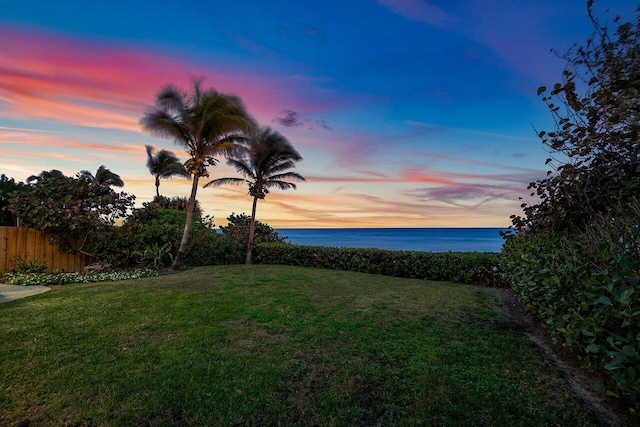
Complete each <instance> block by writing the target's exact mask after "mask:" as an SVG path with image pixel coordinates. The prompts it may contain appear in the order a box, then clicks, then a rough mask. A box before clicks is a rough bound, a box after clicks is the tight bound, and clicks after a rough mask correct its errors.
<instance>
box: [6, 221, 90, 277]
mask: <svg viewBox="0 0 640 427" xmlns="http://www.w3.org/2000/svg"><path fill="white" fill-rule="evenodd" d="M16 257H20V258H22V259H23V260H24V261H31V260H45V261H46V262H47V271H48V272H50V273H51V272H54V271H80V270H82V269H83V268H84V267H85V266H86V265H88V264H91V263H94V262H96V259H95V258H93V257H90V256H88V255H84V254H71V253H68V252H63V251H61V250H60V246H59V245H58V243H57V242H54V241H52V239H51V238H50V237H49V236H47V235H46V234H45V233H43V232H42V231H40V230H36V229H33V228H24V227H0V272H2V273H7V272H9V271H11V270H13V269H14V268H16Z"/></svg>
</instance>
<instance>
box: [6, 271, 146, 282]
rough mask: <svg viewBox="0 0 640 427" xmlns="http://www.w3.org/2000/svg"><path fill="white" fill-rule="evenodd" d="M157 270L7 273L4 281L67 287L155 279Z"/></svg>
mask: <svg viewBox="0 0 640 427" xmlns="http://www.w3.org/2000/svg"><path fill="white" fill-rule="evenodd" d="M157 275H158V271H157V270H151V269H145V270H134V271H109V272H91V273H87V274H82V273H7V274H6V275H5V280H6V281H7V283H8V284H10V285H20V286H52V285H69V284H71V283H94V282H106V281H117V280H131V279H141V278H144V277H155V276H157Z"/></svg>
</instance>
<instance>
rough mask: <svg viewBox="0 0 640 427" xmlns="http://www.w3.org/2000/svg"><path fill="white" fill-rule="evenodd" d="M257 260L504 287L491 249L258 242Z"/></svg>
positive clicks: (496, 255) (265, 262)
mask: <svg viewBox="0 0 640 427" xmlns="http://www.w3.org/2000/svg"><path fill="white" fill-rule="evenodd" d="M256 262H260V263H263V264H285V265H296V266H303V267H315V268H329V269H336V270H348V271H358V272H362V273H373V274H383V275H386V276H395V277H408V278H417V279H425V280H448V281H454V282H461V283H470V284H478V285H484V286H505V282H503V280H502V279H501V272H500V269H499V267H498V254H495V253H490V252H486V253H485V252H442V253H437V252H404V251H387V250H379V249H358V248H330V247H322V246H301V245H291V244H286V243H261V244H259V245H257V247H256Z"/></svg>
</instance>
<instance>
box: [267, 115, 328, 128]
mask: <svg viewBox="0 0 640 427" xmlns="http://www.w3.org/2000/svg"><path fill="white" fill-rule="evenodd" d="M272 121H273V122H274V123H278V124H279V125H281V126H284V127H288V128H304V129H309V130H314V129H315V128H316V127H319V128H322V129H327V130H332V129H331V128H330V127H329V126H328V125H327V122H326V121H324V120H312V119H310V118H308V117H304V116H303V115H302V114H300V113H298V112H296V111H292V110H284V111H280V113H278V116H277V117H275V118H274V119H273V120H272Z"/></svg>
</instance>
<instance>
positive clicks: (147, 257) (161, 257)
mask: <svg viewBox="0 0 640 427" xmlns="http://www.w3.org/2000/svg"><path fill="white" fill-rule="evenodd" d="M134 255H138V256H141V257H142V259H143V262H144V263H146V264H147V265H148V266H149V267H151V268H153V269H154V270H160V269H162V268H163V267H166V266H168V265H169V264H170V263H171V261H173V255H172V254H171V244H169V243H165V244H164V245H162V246H160V245H159V244H158V243H157V242H156V243H153V244H152V245H150V246H147V247H146V248H145V250H144V251H136V252H134Z"/></svg>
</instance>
